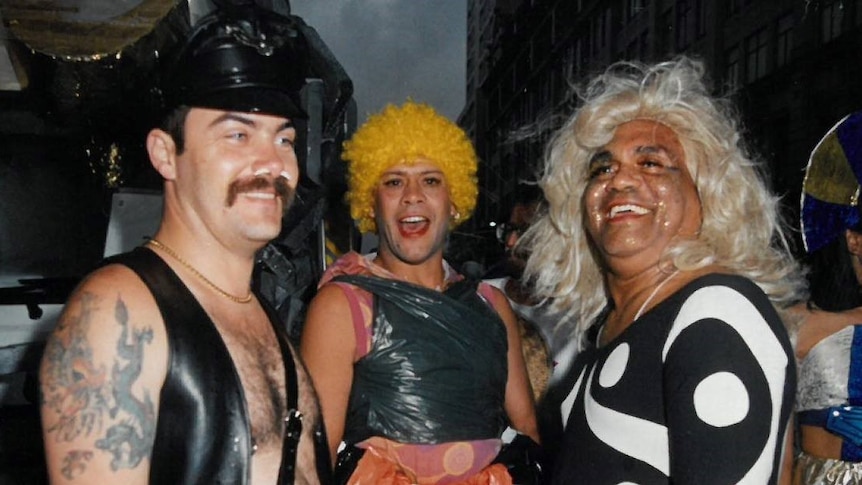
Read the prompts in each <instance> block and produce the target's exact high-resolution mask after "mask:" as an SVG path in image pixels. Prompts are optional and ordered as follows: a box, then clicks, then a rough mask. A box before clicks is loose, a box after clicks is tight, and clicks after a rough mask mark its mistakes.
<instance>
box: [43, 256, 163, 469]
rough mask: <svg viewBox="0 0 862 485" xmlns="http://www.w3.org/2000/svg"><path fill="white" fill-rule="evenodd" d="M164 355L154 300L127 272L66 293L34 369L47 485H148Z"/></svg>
mask: <svg viewBox="0 0 862 485" xmlns="http://www.w3.org/2000/svg"><path fill="white" fill-rule="evenodd" d="M166 353H167V350H166V341H165V334H164V325H163V323H162V320H161V316H160V314H159V312H158V309H157V307H156V304H155V301H154V300H153V299H152V296H151V295H150V294H149V292H148V291H147V290H146V288H145V287H144V285H143V283H142V282H141V281H140V280H139V279H138V278H137V276H135V275H134V274H133V273H132V272H131V271H130V270H128V269H127V268H125V267H121V266H108V267H105V268H102V269H100V270H99V271H97V272H95V273H93V274H92V275H91V276H89V277H88V278H87V279H86V280H85V281H84V282H83V283H82V284H81V285H80V286H79V287H78V288H77V289H76V290H75V291H74V292H73V293H72V295H71V296H70V298H69V301H68V302H67V304H66V306H65V308H64V309H63V313H62V314H61V316H60V319H59V320H58V323H57V327H56V328H55V330H54V332H53V333H52V335H51V337H50V338H49V340H48V343H47V346H46V348H45V354H44V356H43V357H42V365H41V368H40V379H39V380H40V390H41V413H42V429H43V437H44V441H45V450H46V459H47V464H48V473H49V476H50V479H51V483H54V484H57V483H124V484H137V483H147V481H148V477H149V468H150V455H151V452H152V447H153V439H154V434H155V426H156V417H157V413H158V398H159V390H160V388H161V385H162V383H163V382H164V377H165V372H166V360H167V356H166Z"/></svg>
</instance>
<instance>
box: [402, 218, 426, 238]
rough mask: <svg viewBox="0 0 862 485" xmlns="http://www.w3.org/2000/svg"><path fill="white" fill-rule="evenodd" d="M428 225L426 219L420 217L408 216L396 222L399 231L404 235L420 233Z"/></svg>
mask: <svg viewBox="0 0 862 485" xmlns="http://www.w3.org/2000/svg"><path fill="white" fill-rule="evenodd" d="M429 223H430V221H429V220H428V218H427V217H422V216H408V217H404V218H401V219H399V220H398V225H399V227H400V230H401V232H402V233H404V234H416V233H422V232H424V230H425V229H427V227H428V224H429Z"/></svg>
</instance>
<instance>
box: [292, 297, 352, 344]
mask: <svg viewBox="0 0 862 485" xmlns="http://www.w3.org/2000/svg"><path fill="white" fill-rule="evenodd" d="M350 326H351V308H350V302H349V300H348V299H347V295H346V294H345V290H344V289H343V288H342V287H340V286H339V285H337V284H334V283H330V284H326V285H323V286H322V287H321V288H320V290H318V292H317V294H316V295H315V296H314V298H313V299H312V300H311V304H309V306H308V313H307V316H306V322H305V326H304V327H303V342H304V341H305V335H306V334H311V335H316V334H317V333H318V332H322V333H330V332H337V333H341V331H343V330H344V329H346V328H350ZM304 346H305V343H303V347H304Z"/></svg>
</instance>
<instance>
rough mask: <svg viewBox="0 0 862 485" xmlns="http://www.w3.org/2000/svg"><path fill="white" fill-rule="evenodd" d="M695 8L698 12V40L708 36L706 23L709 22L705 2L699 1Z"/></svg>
mask: <svg viewBox="0 0 862 485" xmlns="http://www.w3.org/2000/svg"><path fill="white" fill-rule="evenodd" d="M695 8H696V10H697V12H696V15H697V38H698V39H699V38H701V37H704V36H706V21H707V20H708V16H707V13H708V12H707V8H708V7H707V5H706V2H704V1H703V0H697V3H696V4H695Z"/></svg>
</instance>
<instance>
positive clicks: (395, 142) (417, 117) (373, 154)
mask: <svg viewBox="0 0 862 485" xmlns="http://www.w3.org/2000/svg"><path fill="white" fill-rule="evenodd" d="M341 158H343V159H344V160H345V161H347V162H348V163H349V164H350V166H349V169H348V186H349V190H348V191H347V202H348V203H349V204H350V215H351V217H353V219H354V220H356V221H357V222H358V224H359V230H360V231H362V232H376V231H377V224H376V223H375V221H374V217H372V215H371V214H372V209H373V208H374V203H375V200H374V197H375V193H376V189H377V183H378V182H379V181H380V177H381V176H382V175H383V172H384V171H385V170H386V169H388V168H389V167H391V166H393V165H396V164H399V163H414V162H416V161H418V160H419V159H427V160H430V161H432V162H434V163H435V164H437V165H438V166H439V167H440V169H441V170H442V171H443V174H444V175H445V177H446V185H447V186H448V187H449V197H450V199H451V200H452V204H453V205H454V206H455V210H456V211H457V212H458V215H457V216H456V218H455V220H454V221H453V223H452V226H453V227H454V226H456V225H458V224H460V223H461V222H463V221H464V220H466V219H468V218H469V217H470V215H471V214H472V213H473V209H474V208H475V207H476V195H477V194H478V193H479V189H478V187H477V185H476V169H477V166H478V159H477V158H476V151H475V150H474V149H473V144H472V143H471V142H470V139H469V138H467V134H466V133H464V131H463V130H462V129H461V128H459V127H458V126H457V125H456V124H454V123H452V122H451V121H449V120H448V119H447V118H445V117H443V116H441V115H439V114H438V113H437V112H436V111H434V108H432V107H431V106H428V105H427V104H422V103H416V102H413V101H410V100H408V101H407V102H406V103H404V105H403V106H401V107H397V106H394V105H391V104H390V105H388V106H386V108H384V109H383V111H381V112H380V113H378V114H375V115H372V116H371V117H370V118H369V119H368V121H366V122H365V124H364V125H362V126H361V127H359V129H358V130H357V131H356V133H355V134H354V135H353V137H352V138H351V139H350V140H349V141H346V142H345V143H344V152H343V153H342V155H341Z"/></svg>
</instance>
